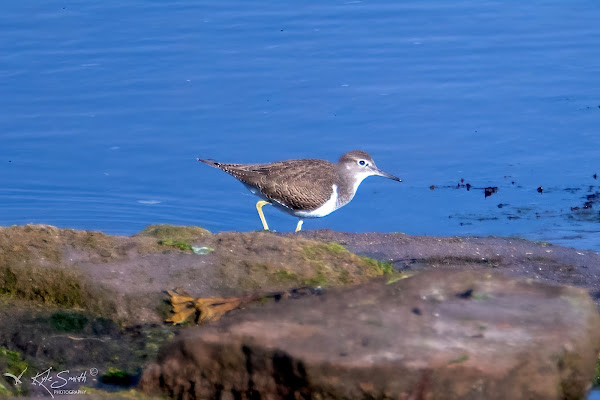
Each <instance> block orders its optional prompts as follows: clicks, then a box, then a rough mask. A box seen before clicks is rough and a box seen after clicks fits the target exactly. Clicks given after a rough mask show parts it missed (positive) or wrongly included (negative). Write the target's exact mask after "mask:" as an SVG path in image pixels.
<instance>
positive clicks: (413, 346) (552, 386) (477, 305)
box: [141, 270, 600, 399]
mask: <svg viewBox="0 0 600 400" xmlns="http://www.w3.org/2000/svg"><path fill="white" fill-rule="evenodd" d="M599 328H600V317H599V316H598V313H597V311H596V306H595V304H594V303H593V302H592V301H591V299H590V298H589V296H587V294H586V293H585V291H583V290H580V289H576V288H572V287H556V286H551V285H547V284H542V283H535V282H524V281H516V280H511V279H509V278H506V277H504V276H502V275H500V274H497V273H489V272H488V273H483V272H478V271H460V272H456V271H448V270H446V271H429V272H423V273H421V274H418V275H416V276H414V277H411V278H408V279H404V280H400V281H397V282H386V281H385V280H378V281H374V282H370V283H367V284H363V285H359V286H357V287H353V288H349V289H343V290H342V289H332V290H329V291H327V292H325V293H324V294H322V295H321V296H318V297H311V298H304V299H300V300H297V301H294V302H288V303H285V304H281V305H278V304H270V305H266V306H265V307H264V308H262V309H260V310H258V309H255V310H250V311H247V312H245V313H244V314H238V315H234V316H232V317H230V318H226V319H223V320H221V321H220V322H218V323H216V324H213V325H211V326H206V327H201V328H192V329H189V330H188V331H186V332H185V333H184V334H183V335H181V336H180V337H178V338H176V339H174V340H173V341H171V342H170V343H169V344H168V345H166V346H165V347H164V348H163V349H162V351H161V354H160V356H159V359H158V363H156V364H153V365H151V366H150V367H149V368H147V370H146V371H145V373H144V375H143V377H142V382H141V387H142V389H143V390H145V391H147V392H149V393H155V392H156V391H163V392H165V393H169V394H170V395H171V396H174V397H177V398H183V399H204V398H240V399H250V398H262V399H271V398H272V399H277V398H320V399H342V398H353V399H361V398H364V399H367V398H394V399H579V398H581V396H583V394H584V392H585V390H586V388H587V386H588V384H589V382H590V380H591V379H592V377H593V374H594V371H593V370H594V365H595V361H596V357H597V353H596V352H597V350H598V348H599V345H600V332H599V330H598V329H599Z"/></svg>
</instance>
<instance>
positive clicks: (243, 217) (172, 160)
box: [0, 0, 600, 250]
mask: <svg viewBox="0 0 600 400" xmlns="http://www.w3.org/2000/svg"><path fill="white" fill-rule="evenodd" d="M598 21H600V3H598V2H594V1H591V0H590V1H571V2H560V1H530V2H520V3H517V2H512V3H505V2H495V1H486V2H474V1H454V2H447V1H441V0H438V1H436V0H426V1H403V2H392V1H374V2H361V1H333V2H317V1H309V2H302V3H293V2H243V1H229V2H203V1H182V2H147V1H141V0H124V1H121V2H118V3H115V2H89V1H78V0H74V1H70V2H67V3H57V2H53V1H37V2H7V3H6V4H5V5H4V7H3V13H2V14H1V15H0V26H1V27H2V35H0V49H1V55H0V92H1V93H2V96H0V110H2V112H0V139H1V143H2V144H1V146H0V224H2V225H11V224H23V223H29V222H33V223H47V224H53V225H58V226H61V227H72V228H81V229H94V230H103V231H106V232H108V233H116V234H132V233H134V232H137V231H139V230H141V229H142V228H143V227H144V226H145V225H147V224H151V223H175V224H186V225H190V224H195V225H201V226H204V227H206V228H208V229H210V230H212V231H222V230H253V229H260V228H261V225H260V221H259V219H258V217H257V215H256V211H255V209H254V203H255V198H254V197H253V196H252V195H251V194H250V193H249V192H247V191H246V189H245V188H244V187H243V186H242V185H241V184H239V183H238V182H236V181H235V180H234V179H233V178H231V177H229V176H227V175H226V174H224V173H222V172H220V171H217V170H215V169H211V168H209V167H207V166H205V165H202V164H200V163H198V162H196V161H195V158H196V157H205V158H214V159H216V160H220V161H226V162H227V161H229V162H268V161H275V160H282V159H289V158H303V157H311V158H313V157H314V158H325V159H329V160H332V161H334V160H336V159H337V158H338V157H339V155H341V154H342V153H343V152H346V151H348V150H352V149H363V150H366V151H368V152H369V153H371V154H372V156H373V158H374V159H375V161H376V162H377V164H378V166H379V167H380V168H382V169H384V170H386V171H389V172H390V173H393V174H395V175H398V176H400V177H401V178H402V179H403V180H404V182H403V183H396V182H392V181H389V180H385V179H382V178H369V179H368V180H366V181H365V182H364V183H363V184H362V185H361V188H360V190H359V191H358V194H357V196H356V198H355V199H354V200H353V201H352V203H350V204H349V205H348V206H346V207H344V208H343V209H341V210H339V211H337V212H335V213H334V214H332V215H330V216H328V217H326V218H323V219H318V220H307V221H305V224H304V228H305V229H318V228H331V229H335V230H344V231H357V232H360V231H400V232H406V233H409V234H423V235H515V236H520V237H525V238H529V239H534V240H545V241H550V242H553V243H560V244H564V245H568V246H573V247H579V248H588V249H595V250H600V240H599V239H600V222H599V221H600V214H599V211H600V203H599V204H596V203H593V204H591V206H592V208H591V209H590V208H587V209H584V208H583V205H584V204H585V203H586V201H588V199H587V196H588V195H590V194H594V193H596V192H598V191H600V181H598V180H597V179H594V177H593V175H594V174H595V173H600V166H599V165H598V160H599V157H598V156H599V148H600V135H599V131H598V130H599V127H600V108H599V106H600V94H599V93H600V48H599V47H598V43H600V29H599V28H598ZM461 178H463V179H464V180H465V182H466V183H469V184H471V185H473V188H472V189H471V190H470V191H467V190H466V189H464V188H461V189H455V186H456V185H457V184H458V183H459V182H460V179H461ZM513 182H514V183H513ZM430 185H435V186H436V187H437V188H436V189H435V190H430ZM488 186H489V187H498V192H497V193H496V194H493V195H492V196H490V197H488V198H485V197H484V194H483V188H485V187H488ZM540 186H542V187H543V192H542V193H541V194H540V193H538V192H537V191H536V189H537V188H538V187H540ZM498 205H502V206H501V208H499V207H498ZM572 207H573V208H575V207H579V208H580V209H579V210H577V209H574V210H571V208H572ZM265 212H266V215H267V219H268V221H269V223H270V225H271V227H272V228H274V229H276V230H280V231H286V230H292V229H293V228H294V227H295V224H296V220H295V219H294V218H292V217H290V216H287V215H285V214H283V213H281V212H279V211H277V210H275V209H273V208H271V209H268V208H265Z"/></svg>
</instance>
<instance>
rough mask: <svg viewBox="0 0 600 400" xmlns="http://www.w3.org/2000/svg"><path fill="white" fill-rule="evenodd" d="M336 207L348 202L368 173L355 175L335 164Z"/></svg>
mask: <svg viewBox="0 0 600 400" xmlns="http://www.w3.org/2000/svg"><path fill="white" fill-rule="evenodd" d="M337 168H338V171H337V182H336V185H337V191H338V200H337V204H338V207H341V206H343V205H345V204H348V203H349V202H350V200H352V199H353V198H354V195H355V194H356V190H357V189H358V187H359V186H360V184H361V182H362V181H363V180H364V179H365V178H366V177H367V176H369V175H366V174H365V175H355V174H351V173H349V171H346V170H345V169H344V168H345V167H343V166H339V165H338V166H337Z"/></svg>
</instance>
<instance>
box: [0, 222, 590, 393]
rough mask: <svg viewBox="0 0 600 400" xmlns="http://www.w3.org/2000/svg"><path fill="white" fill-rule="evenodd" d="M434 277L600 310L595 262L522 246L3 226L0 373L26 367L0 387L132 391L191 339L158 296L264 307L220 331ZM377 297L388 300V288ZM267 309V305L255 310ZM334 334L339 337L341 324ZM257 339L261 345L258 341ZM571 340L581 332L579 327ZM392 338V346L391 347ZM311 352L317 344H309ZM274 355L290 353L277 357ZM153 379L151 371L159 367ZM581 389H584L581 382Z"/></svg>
mask: <svg viewBox="0 0 600 400" xmlns="http://www.w3.org/2000/svg"><path fill="white" fill-rule="evenodd" d="M429 270H433V273H436V271H437V270H443V271H440V272H439V274H438V275H436V276H437V278H436V279H438V280H439V281H440V282H441V283H444V284H445V282H446V276H450V275H452V273H453V272H456V271H467V272H469V273H471V272H473V273H474V272H481V273H484V274H487V273H490V272H492V273H496V272H497V273H500V274H502V275H504V276H506V277H510V278H519V279H530V280H532V281H540V282H548V283H551V284H555V285H556V284H568V285H574V286H579V287H581V288H583V289H584V290H586V291H588V292H589V293H590V294H591V295H592V298H593V299H594V300H596V301H598V299H599V298H600V279H599V277H600V272H599V271H600V255H598V254H597V253H595V252H592V251H580V250H575V249H569V248H564V247H560V246H552V245H549V244H547V243H533V242H529V241H525V240H521V239H510V238H495V237H489V238H474V237H473V238H471V237H444V238H436V237H412V236H407V235H403V234H395V233H390V234H380V233H363V234H349V233H341V232H333V231H327V230H325V231H307V232H302V233H300V234H288V235H286V234H275V233H272V232H243V233H236V232H224V233H218V234H212V233H210V232H208V231H206V230H204V229H202V228H199V227H174V226H166V225H154V226H150V227H148V228H147V229H145V230H144V231H143V232H140V233H139V234H138V235H134V236H132V237H124V236H111V235H106V234H103V233H101V232H89V231H76V230H72V229H59V228H56V227H53V226H46V225H27V226H14V227H6V228H1V227H0V367H1V368H4V369H6V370H7V371H8V372H10V373H12V374H15V375H17V376H18V374H19V373H21V372H22V368H21V367H22V366H23V365H27V366H28V370H27V373H26V374H25V376H26V377H27V380H26V381H24V382H25V383H24V384H23V385H22V386H20V391H18V392H17V391H15V388H14V387H12V386H11V385H12V383H13V382H12V381H11V380H10V379H9V378H5V377H3V376H0V385H1V386H0V397H2V396H6V395H26V394H29V395H46V394H47V393H46V392H44V390H43V388H40V387H38V386H35V385H32V384H31V377H32V376H34V373H39V372H42V371H44V370H45V369H46V368H48V367H52V368H53V371H54V372H57V371H59V370H62V369H63V368H69V369H70V370H71V371H88V372H89V371H91V370H92V369H93V368H95V369H97V370H98V375H97V376H94V377H93V378H92V377H91V376H89V374H88V381H87V382H85V384H84V386H85V387H87V388H89V389H90V390H92V389H93V390H97V391H96V392H93V390H92V392H88V393H86V395H85V398H91V397H90V396H92V395H93V396H95V397H98V398H104V397H103V396H107V393H108V392H105V391H104V389H110V390H115V389H119V388H120V389H128V388H132V387H134V386H135V385H136V384H137V382H138V380H139V379H140V376H141V374H142V371H143V370H144V369H145V368H146V366H147V365H148V364H149V363H152V362H153V361H154V360H155V357H156V355H157V353H158V351H159V349H160V348H161V347H162V346H163V345H165V343H169V342H170V341H171V340H176V339H174V338H177V337H179V335H180V334H181V333H185V332H186V331H187V330H188V329H190V328H187V327H185V326H184V327H182V326H169V325H166V324H164V320H165V318H167V317H169V316H171V315H172V314H171V313H170V307H169V305H168V304H166V302H165V299H166V295H165V294H164V291H165V290H167V289H174V288H181V289H183V290H184V291H186V292H189V293H190V294H191V295H193V296H195V297H207V296H216V297H227V296H250V297H252V296H254V297H252V298H256V299H261V300H264V301H258V302H252V303H249V304H245V305H244V309H239V310H235V311H232V312H230V313H229V314H227V315H226V316H225V318H224V320H223V322H222V323H227V321H229V320H230V319H231V321H233V322H231V323H232V324H233V323H240V321H242V319H243V318H245V316H246V315H247V316H248V318H251V319H252V318H258V317H259V316H261V315H263V314H265V315H267V314H271V313H274V312H276V311H275V310H277V309H278V308H279V307H282V310H286V309H288V307H299V308H298V309H301V308H303V307H308V308H314V309H315V310H314V312H319V310H318V308H319V307H320V306H319V304H321V303H320V302H321V301H323V299H330V300H327V301H333V300H331V299H332V298H336V297H338V296H342V297H343V296H350V297H352V296H358V295H359V294H360V293H363V292H360V290H367V289H360V290H359V289H358V288H356V289H355V288H354V286H355V285H357V284H365V283H366V284H367V286H365V287H370V286H368V285H371V283H368V282H370V281H371V280H372V279H378V278H377V277H380V276H381V275H384V278H385V279H384V280H385V281H394V280H397V279H399V278H401V277H405V276H406V275H412V274H418V273H424V272H426V271H429ZM394 271H401V272H402V273H403V274H399V273H398V272H394ZM404 273H406V274H404ZM416 278H418V276H417V277H413V278H410V279H409V280H407V281H406V282H409V281H412V282H423V284H425V283H426V282H425V281H418V280H417V281H413V279H416ZM419 279H420V278H419ZM494 279H505V278H498V277H497V278H494ZM502 282H505V283H502V285H504V284H506V285H509V286H510V285H513V283H511V282H512V281H510V280H507V281H502ZM375 284H376V283H373V285H375ZM379 284H380V285H382V286H381V287H382V289H381V290H382V291H384V292H385V291H386V290H388V288H390V287H394V286H393V285H396V283H394V284H393V285H385V284H382V283H379ZM398 284H402V285H404V284H405V283H400V282H399V283H398ZM300 287H308V288H316V287H322V288H323V290H316V291H315V290H309V291H306V293H313V294H312V295H309V296H305V295H304V294H303V295H302V296H299V297H302V298H301V299H299V300H296V299H294V298H295V297H296V296H290V298H289V300H288V301H281V302H275V301H273V300H274V299H277V296H273V295H272V294H273V293H281V292H283V293H286V292H288V291H289V290H291V289H294V288H300ZM338 287H349V288H348V289H347V290H349V292H348V293H354V294H353V295H352V294H348V295H346V294H344V293H345V291H344V290H346V289H344V290H341V289H340V290H341V291H340V290H338V289H335V290H334V288H338ZM354 290H358V291H354ZM498 290H500V289H498ZM556 290H559V289H556ZM560 290H567V289H560ZM569 290H572V289H569ZM352 291H354V292H352ZM288 293H289V292H288ZM303 293H305V292H303ZM315 293H317V294H319V293H324V295H323V296H317V295H314V294H315ZM473 293H476V291H475V292H469V289H468V288H466V289H464V290H463V292H462V294H463V297H464V298H460V297H457V298H456V299H459V298H460V299H461V300H465V301H464V302H463V303H460V302H459V303H457V304H470V303H469V302H470V301H475V300H477V295H476V294H473ZM498 293H499V292H498ZM569 293H571V292H569ZM304 297H308V298H307V299H305V298H304ZM471 297H472V298H471ZM311 298H313V300H311ZM452 299H453V301H454V300H456V299H455V298H454V297H452ZM474 299H475V300H474ZM402 301H404V300H402ZM554 301H558V300H552V301H551V302H549V303H548V304H550V305H554V303H553V302H554ZM578 301H579V300H578ZM265 302H266V303H268V304H266V305H265V304H263V303H265ZM296 303H298V304H300V305H298V306H296V305H295V304H296ZM384 303H385V302H384ZM328 304H329V303H328ZM331 304H334V303H331ZM427 304H429V303H427V302H426V303H425V306H423V307H422V306H420V305H419V304H416V303H415V305H413V306H412V307H411V308H410V309H409V310H408V311H409V312H410V316H409V317H410V318H413V316H416V317H424V316H425V317H427V315H428V314H427V313H428V312H429V311H431V309H428V308H427V307H430V306H431V305H429V306H428V305H427ZM440 304H442V303H440ZM452 304H454V303H452ZM477 304H479V303H477ZM481 304H487V303H481ZM578 304H579V303H578ZM580 304H584V305H583V306H582V307H584V309H586V307H588V305H587V303H585V302H583V303H580ZM328 307H329V306H328ZM331 307H332V308H331V309H333V308H334V306H333V305H331ZM398 307H400V306H398ZM402 307H404V306H402ZM440 307H441V306H440ZM549 307H550V306H549ZM560 307H563V306H562V305H561V306H560ZM293 309H294V310H296V308H293ZM382 310H385V307H384V308H383V309H382ZM428 310H429V311H428ZM491 310H492V311H490V312H491V313H494V312H495V311H493V309H491ZM308 311H309V310H308V309H307V310H306V312H308ZM547 311H548V312H549V310H547ZM281 312H283V311H281ZM294 312H295V311H294ZM382 312H383V311H382ZM403 312H404V311H403ZM431 312H433V311H431ZM544 312H546V311H544ZM585 312H587V311H585ZM335 314H336V313H334V314H332V315H329V316H328V317H327V318H325V316H320V317H319V318H323V319H324V321H325V322H323V323H334V322H335V321H336V320H338V319H337V316H336V315H335ZM300 315H302V313H300ZM377 315H378V314H377ZM402 315H404V314H402ZM450 315H451V314H450ZM427 318H429V317H427ZM449 318H450V317H449ZM422 319H423V320H424V321H429V322H432V323H433V322H434V321H435V320H431V321H430V320H428V319H426V318H422ZM235 321H238V322H235ZM257 321H258V319H257ZM354 322H355V323H362V324H363V325H364V326H363V327H362V328H356V329H357V331H359V332H361V331H365V332H366V331H368V330H369V329H371V328H370V327H371V325H369V322H368V321H366V322H365V321H362V322H361V321H360V320H357V321H354ZM429 322H427V323H429ZM534 322H535V321H534ZM335 323H338V324H340V326H345V325H344V324H345V322H343V321H342V319H341V318H339V321H338V322H335ZM492 325H493V324H492ZM232 326H233V325H232ZM266 326H267V325H265V327H266ZM573 326H575V325H573ZM210 327H211V324H208V325H203V326H201V327H200V328H198V331H202V330H204V329H206V328H210ZM519 328H521V329H525V328H526V327H523V326H519ZM191 329H194V330H195V328H191ZM211 329H212V328H211ZM256 329H257V332H258V329H259V328H258V327H257V328H256ZM269 329H270V328H269ZM352 329H355V328H354V327H353V328H352ZM373 329H375V328H373ZM390 329H395V328H393V327H392V328H390ZM432 329H433V328H432ZM548 329H554V328H552V327H548ZM573 330H576V331H577V332H576V333H577V334H580V333H582V332H581V331H580V329H579V328H577V329H575V328H573ZM329 332H330V334H331V335H332V338H333V337H335V335H336V334H337V333H336V332H337V331H336V330H335V329H331V330H330V331H329ZM394 332H395V331H390V333H388V334H389V335H390V336H391V337H394V336H397V335H396V334H395V333H394ZM263 333H264V334H265V335H267V336H266V337H269V336H268V335H269V334H271V332H270V331H269V330H268V329H267V328H265V329H264V332H263ZM408 333H410V332H408ZM408 333H407V334H408ZM482 334H485V332H483V333H482ZM560 334H561V335H562V334H563V332H560ZM573 334H575V332H574V333H573ZM419 335H421V333H419V334H418V335H417V336H415V337H413V339H414V340H415V341H419V340H420V339H418V336H419ZM448 335H450V336H449V338H450V339H451V338H452V335H458V336H456V337H455V340H456V342H457V343H459V342H460V343H462V344H460V346H466V344H469V346H470V344H471V342H470V340H471V339H470V338H469V339H468V340H469V341H468V342H461V341H463V339H464V335H462V334H459V330H456V331H451V332H449V333H448ZM461 335H462V336H461ZM184 337H186V336H184ZM332 338H330V339H331V340H332ZM307 340H308V339H307ZM314 340H317V341H321V340H322V339H321V338H320V337H319V336H317V337H315V338H314ZM373 340H375V339H373ZM377 340H379V339H377ZM377 340H376V341H377ZM515 340H516V339H515ZM581 340H583V339H581ZM531 341H533V342H535V340H534V339H532V340H531ZM361 343H362V342H361ZM369 343H370V342H369ZM406 343H407V342H405V344H406ZM167 345H168V344H167ZM511 345H512V344H511ZM519 345H520V346H521V345H524V344H523V343H519ZM281 346H282V348H281V349H282V351H285V349H284V347H285V346H283V345H281ZM411 346H412V345H411ZM460 346H459V347H460ZM575 347H576V350H575V352H576V353H577V354H580V357H582V359H583V358H585V359H587V358H586V357H588V356H589V352H588V350H589V349H588V350H586V351H584V350H582V348H581V347H580V346H579V345H575ZM365 348H367V349H368V348H369V346H366V347H365ZM395 351H396V350H394V352H395ZM341 352H342V353H344V351H341ZM346 353H347V352H346ZM534 353H535V352H534ZM536 354H537V353H536ZM594 356H595V355H594ZM339 357H341V359H345V358H346V357H348V356H339ZM339 357H338V358H339ZM460 357H461V356H460V355H459V356H457V359H459V358H460ZM469 357H470V356H469ZM378 360H379V359H378ZM215 362H217V361H215ZM244 362H245V361H244ZM380 362H381V360H379V361H378V363H380ZM23 363H24V364H23ZM384 364H385V363H384ZM455 364H462V363H455ZM153 368H154V370H153V371H156V368H157V367H153ZM160 368H162V366H161V367H160ZM544 368H545V367H544ZM544 368H542V369H544ZM577 368H579V367H577ZM589 371H590V372H588V370H586V372H585V373H583V374H580V375H577V376H582V377H583V378H581V379H583V380H585V382H590V381H591V380H590V379H588V375H589V374H590V373H593V367H592V368H591V370H589ZM0 372H4V371H0ZM148 374H149V372H147V374H146V375H145V376H146V378H145V380H144V382H145V384H144V387H145V388H146V390H151V389H149V388H156V387H157V383H156V382H152V381H151V379H150V378H148V377H152V376H155V375H152V374H150V375H148ZM236 374H237V372H236ZM561 376H563V375H561ZM278 379H279V378H278ZM282 379H283V378H282ZM294 379H295V378H294ZM340 379H341V378H340ZM427 379H429V378H427ZM561 379H562V378H561ZM573 379H574V380H575V381H577V379H580V378H577V379H575V378H573ZM434 381H435V379H434ZM286 382H287V381H286ZM427 382H429V381H427ZM577 382H579V383H577V384H576V385H577V387H578V388H579V387H580V386H581V385H580V381H577ZM428 384H429V383H428ZM432 384H433V383H432ZM435 384H436V385H437V384H438V383H435ZM445 384H446V385H448V383H447V382H446V383H445ZM79 386H81V385H79ZM79 386H76V387H79ZM367 386H368V385H367ZM240 387H242V386H240ZM164 389H166V386H164V387H161V388H160V390H157V392H156V393H158V394H161V393H164ZM128 390H129V389H128ZM236 390H237V389H236ZM278 390H279V389H278ZM365 390H366V389H365ZM377 390H379V389H377ZM577 390H579V389H577ZM90 393H92V394H90ZM186 393H187V392H186ZM223 393H225V392H223ZM231 393H233V392H231ZM240 393H241V392H240ZM282 393H283V392H282ZM285 393H287V392H285ZM353 393H354V392H353ZM364 393H370V392H369V391H368V390H366V391H365V392H364ZM382 393H383V392H382ZM386 393H387V392H386ZM411 393H412V392H411ZM132 396H133V397H132ZM135 396H141V397H139V398H145V396H148V394H147V393H146V394H140V393H138V392H132V393H129V392H127V393H125V394H123V393H121V392H118V393H115V392H111V393H110V395H108V397H106V398H136V397H135ZM236 396H237V395H236ZM69 398H74V397H73V396H71V395H70V396H69ZM414 398H418V397H414Z"/></svg>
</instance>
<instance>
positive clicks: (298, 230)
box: [295, 219, 304, 232]
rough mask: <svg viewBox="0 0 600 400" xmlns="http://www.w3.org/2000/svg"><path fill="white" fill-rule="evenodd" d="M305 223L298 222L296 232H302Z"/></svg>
mask: <svg viewBox="0 0 600 400" xmlns="http://www.w3.org/2000/svg"><path fill="white" fill-rule="evenodd" d="M303 222H304V221H303V220H301V219H299V220H298V225H296V231H295V232H300V230H301V229H302V223H303Z"/></svg>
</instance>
